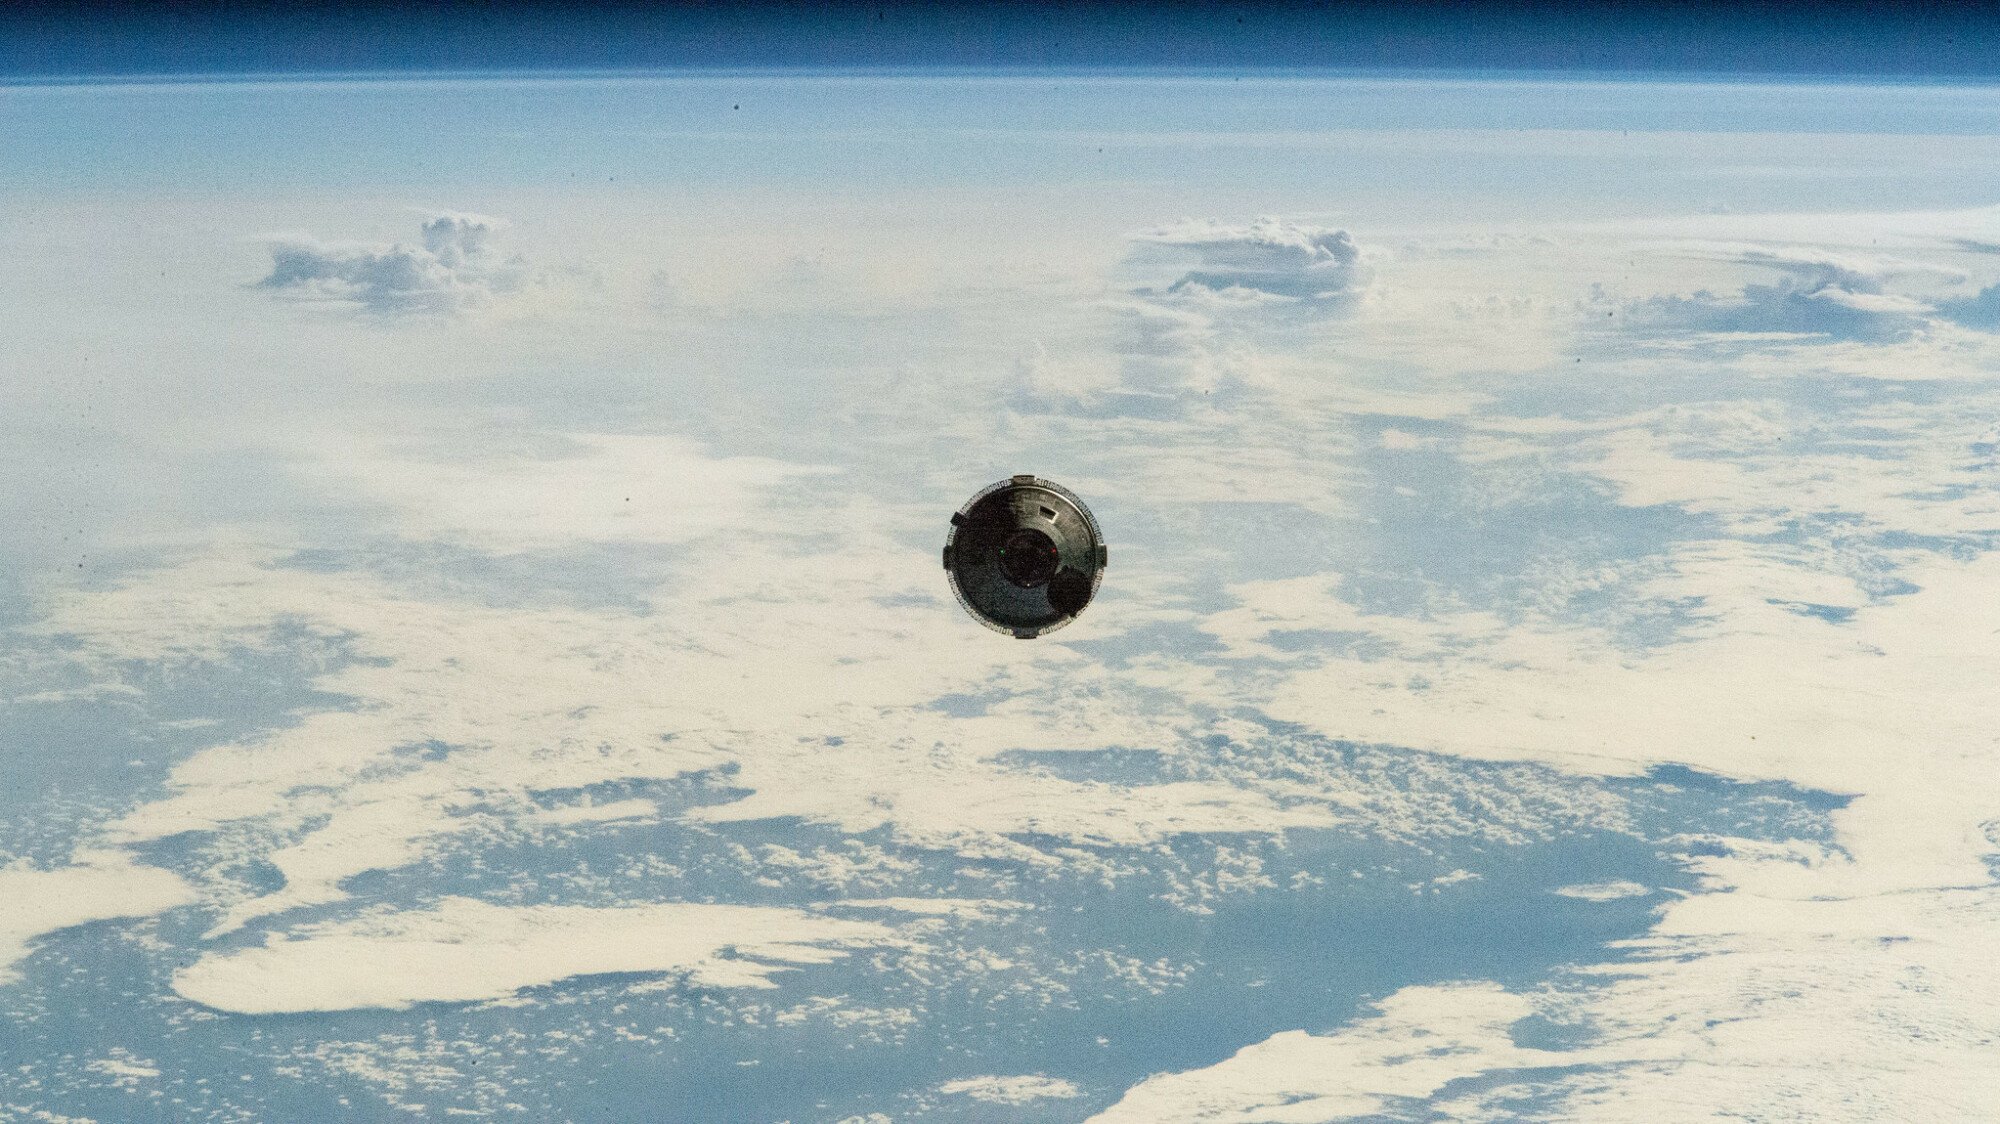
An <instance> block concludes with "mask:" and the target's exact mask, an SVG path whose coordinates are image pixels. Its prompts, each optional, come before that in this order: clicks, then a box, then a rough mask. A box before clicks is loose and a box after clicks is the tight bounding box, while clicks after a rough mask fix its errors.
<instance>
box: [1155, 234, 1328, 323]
mask: <svg viewBox="0 0 2000 1124" xmlns="http://www.w3.org/2000/svg"><path fill="white" fill-rule="evenodd" d="M1138 240H1139V241H1142V242H1149V243H1152V244H1155V245H1159V246H1168V247H1177V248H1180V249H1182V250H1185V251H1188V252H1191V253H1192V254H1193V255H1194V256H1195V257H1196V259H1197V264H1196V266H1195V268H1193V269H1191V270H1189V271H1188V272H1187V273H1185V274H1183V275H1182V276H1181V277H1180V279H1178V280H1176V281H1174V282H1173V283H1172V284H1171V285H1170V286H1168V288H1167V292H1169V293H1174V294H1185V295H1188V296H1190V297H1206V298H1209V299H1218V298H1219V299H1222V300H1225V301H1229V302H1232V303H1235V304H1238V305H1241V306H1255V305H1257V304H1259V303H1262V301H1263V300H1265V299H1268V298H1279V299H1281V300H1284V301H1291V302H1301V303H1305V304H1310V305H1315V306H1319V307H1322V308H1325V307H1341V306H1345V305H1347V304H1350V303H1352V302H1353V301H1354V299H1355V298H1356V297H1357V296H1358V295H1359V294H1360V292H1361V290H1362V288H1363V286H1364V285H1365V284H1366V282H1367V280H1368V275H1367V270H1366V268H1365V266H1364V264H1363V262H1362V259H1361V251H1360V249H1359V248H1358V247H1357V246H1356V245H1355V243H1354V238H1353V236H1351V235H1350V234H1348V233H1347V232H1346V231H1345V230H1334V229H1331V228H1328V227H1319V226H1303V225H1298V224H1295V223H1291V222H1287V221H1285V220H1283V219H1278V218H1270V217H1266V218H1260V219H1258V220H1257V221H1255V222H1253V223H1251V224H1250V225H1248V226H1231V225H1228V224H1224V223H1218V222H1214V221H1205V222H1193V221H1190V222H1183V223H1179V224H1177V225H1174V226H1168V227H1163V228H1161V229H1158V230H1154V231H1150V232H1147V233H1145V234H1141V235H1139V236H1138Z"/></svg>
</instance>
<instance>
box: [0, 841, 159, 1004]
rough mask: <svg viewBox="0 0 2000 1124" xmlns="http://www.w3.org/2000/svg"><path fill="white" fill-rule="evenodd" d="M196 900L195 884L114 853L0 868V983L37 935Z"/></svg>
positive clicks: (148, 913) (8, 978)
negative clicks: (40, 866) (54, 865)
mask: <svg viewBox="0 0 2000 1124" xmlns="http://www.w3.org/2000/svg"><path fill="white" fill-rule="evenodd" d="M194 900H195V894H194V889H193V887H191V886H189V885H188V884H187V883H185V882H183V881H181V880H180V878H179V877H178V876H176V875H175V874H173V873H171V872H169V871H165V870H160V869H157V868H155V867H149V866H138V865H135V864H133V863H131V862H130V861H129V860H127V859H126V858H125V857H124V856H122V855H118V854H115V853H114V854H106V855H93V856H89V861H87V862H84V863H81V864H79V865H75V866H66V867H60V868H58V869H55V870H36V869H34V868H32V867H27V866H10V867H5V868H0V984H6V983H10V982H12V981H13V980H14V979H15V973H14V971H13V965H14V964H16V963H18V962H19V961H20V960H21V959H23V958H24V957H26V956H27V955H28V950H29V947H30V945H31V944H32V942H33V941H34V940H35V938H37V937H40V936H43V935H45V934H48V933H53V932H56V931H57V930H59V929H67V928H70V927H71V926H74V925H86V924H89V923H90V922H92V921H109V920H114V919H117V918H123V917H148V916H151V915H153V914H156V913H164V912H166V911H167V910H169V909H173V908H175V907H176V906H182V905H187V904H188V903H190V902H192V901H194Z"/></svg>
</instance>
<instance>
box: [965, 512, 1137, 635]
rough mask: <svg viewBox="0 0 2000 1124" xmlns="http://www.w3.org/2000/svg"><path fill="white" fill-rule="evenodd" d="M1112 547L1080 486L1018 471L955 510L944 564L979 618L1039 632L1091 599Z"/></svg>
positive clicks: (1000, 628)
mask: <svg viewBox="0 0 2000 1124" xmlns="http://www.w3.org/2000/svg"><path fill="white" fill-rule="evenodd" d="M1108 553H1109V552H1108V551H1107V550H1106V549H1105V546H1104V538H1103V536H1102V535H1101V534H1100V533H1099V532H1098V529H1097V520H1096V519H1095V518H1094V517H1092V516H1091V514H1090V509H1089V508H1087V507H1085V506H1084V505H1083V501H1082V500H1080V499H1078V498H1077V497H1076V493H1074V492H1071V491H1070V490H1069V489H1068V488H1065V487H1063V486H1062V485H1060V484H1057V483H1055V482H1054V481H1052V480H1044V479H1042V478H1041V477H1038V476H1034V475H1027V476H1014V477H1010V478H1008V479H1006V480H1002V481H1000V482H999V483H997V484H992V485H989V486H988V487H986V488H983V489H981V490H980V492H979V494H977V495H975V496H973V497H972V498H971V499H969V500H967V501H966V502H965V506H964V507H961V508H959V509H958V511H957V513H956V514H954V515H953V516H952V517H951V532H950V534H949V535H948V536H947V537H946V538H945V544H944V568H945V572H946V573H947V574H949V575H950V577H951V591H952V592H953V593H954V594H956V595H957V596H958V603H959V604H960V605H963V606H965V611H966V612H968V613H970V614H972V619H974V620H976V621H978V622H979V623H980V624H983V625H985V626H986V627H988V628H990V629H993V630H994V631H996V632H1005V633H1010V634H1012V635H1013V636H1016V637H1018V638H1020V639H1022V640H1032V639H1034V638H1035V637H1037V636H1040V635H1042V634H1043V633H1046V632H1053V631H1055V630H1056V629H1058V628H1061V627H1062V626H1064V625H1066V624H1068V623H1069V622H1070V621H1072V620H1074V619H1076V615H1077V614H1078V613H1081V612H1083V608H1084V606H1086V605H1088V604H1090V599H1091V598H1092V597H1093V596H1095V595H1096V593H1097V583H1098V581H1099V580H1101V579H1102V578H1103V577H1104V564H1105V562H1106V560H1107V555H1108Z"/></svg>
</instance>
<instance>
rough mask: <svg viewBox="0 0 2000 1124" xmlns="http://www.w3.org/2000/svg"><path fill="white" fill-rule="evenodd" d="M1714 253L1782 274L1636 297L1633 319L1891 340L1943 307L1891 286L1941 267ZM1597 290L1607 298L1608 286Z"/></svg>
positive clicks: (1666, 325) (1673, 328)
mask: <svg viewBox="0 0 2000 1124" xmlns="http://www.w3.org/2000/svg"><path fill="white" fill-rule="evenodd" d="M1713 256H1715V257H1719V258H1720V259H1721V260H1724V261H1728V262H1732V263H1735V264H1740V265H1747V266H1753V267H1758V268H1761V269H1764V270H1766V271H1770V272H1774V273H1776V275H1777V276H1776V277H1775V278H1774V279H1772V280H1770V281H1768V282H1765V283H1749V284H1745V285H1744V286H1743V288H1742V289H1741V290H1740V291H1738V292H1736V293H1720V294H1718V293H1715V292H1711V291H1709V290H1706V289H1703V290H1699V291H1697V292H1695V293H1692V294H1689V295H1685V296H1681V295H1668V296H1656V297H1649V298H1646V299H1643V300H1639V301H1634V302H1630V303H1628V304H1626V305H1625V319H1626V324H1627V325H1628V326H1633V327H1639V328H1645V329H1651V330H1657V331H1667V332H1674V333H1680V332H1743V333H1761V332H1782V333H1797V334H1804V335H1821V336H1828V337H1832V338H1836V339H1846V340H1864V341H1871V342H1886V341H1891V340H1896V339H1900V338H1903V337H1906V336H1908V335H1910V334H1912V333H1914V332H1918V331H1920V330H1922V329H1923V328H1924V327H1925V326H1926V325H1927V324H1928V323H1929V322H1930V319H1931V314H1932V313H1933V312H1935V311H1936V310H1935V308H1934V307H1933V306H1932V305H1931V304H1930V303H1929V302H1928V301H1925V300H1922V299H1919V298H1917V297H1915V296H1911V295H1909V294H1907V293H1899V292H1895V291H1892V282H1895V281H1897V280H1899V279H1903V278H1907V277H1909V276H1912V275H1917V274H1924V275H1932V274H1936V273H1937V272H1938V271H1937V270H1935V269H1931V268H1928V267H1921V268H1918V267H1910V266H1907V265H1902V264H1898V263H1887V262H1875V261H1868V260H1864V259H1860V258H1853V257H1847V256H1843V255H1839V254H1833V253H1819V252H1809V251H1800V250H1792V249H1769V248H1764V247H1754V246H1752V247H1738V248H1733V249H1727V250H1719V251H1714V252H1713ZM1594 292H1595V293H1596V294H1597V298H1596V302H1597V303H1601V301H1602V295H1601V290H1594Z"/></svg>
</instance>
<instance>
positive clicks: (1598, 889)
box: [1549, 881, 1652, 902]
mask: <svg viewBox="0 0 2000 1124" xmlns="http://www.w3.org/2000/svg"><path fill="white" fill-rule="evenodd" d="M1549 893H1551V894H1557V895H1560V896H1561V897H1565V898H1576V899H1578V900H1579V901H1586V902H1615V901H1617V900H1618V899H1620V898H1639V897H1644V896H1646V895H1647V894H1650V893H1652V891H1651V890H1649V889H1647V888H1646V887H1645V886H1642V885H1640V884H1639V883H1637V882H1625V881H1619V882H1585V883H1579V884H1577V885H1575V886H1562V887H1559V888H1557V889H1554V890H1550V891H1549Z"/></svg>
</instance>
